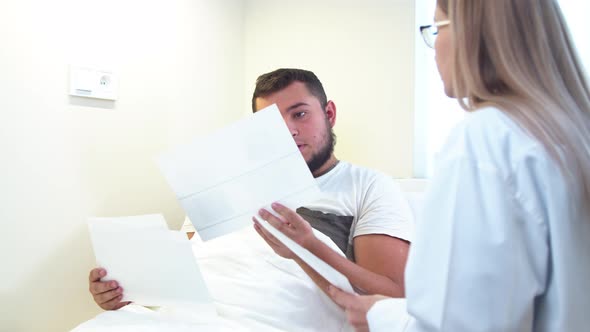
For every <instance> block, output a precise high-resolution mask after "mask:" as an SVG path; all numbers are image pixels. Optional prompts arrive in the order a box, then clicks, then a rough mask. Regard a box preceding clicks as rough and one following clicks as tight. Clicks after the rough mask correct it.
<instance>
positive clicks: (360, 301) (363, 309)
mask: <svg viewBox="0 0 590 332" xmlns="http://www.w3.org/2000/svg"><path fill="white" fill-rule="evenodd" d="M328 295H329V296H330V298H331V299H332V301H334V302H335V303H336V304H338V305H339V306H340V307H342V309H344V311H346V317H347V318H348V322H350V324H351V325H352V326H353V327H354V329H355V330H356V331H357V332H361V331H363V332H364V331H369V323H368V322H367V312H369V309H371V307H372V306H373V305H374V304H375V302H377V301H380V300H385V299H387V298H388V297H386V296H383V295H357V294H351V293H348V292H345V291H342V290H340V289H338V288H336V287H334V286H329V287H328Z"/></svg>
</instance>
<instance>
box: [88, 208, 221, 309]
mask: <svg viewBox="0 0 590 332" xmlns="http://www.w3.org/2000/svg"><path fill="white" fill-rule="evenodd" d="M88 228H89V230H90V237H91V239H92V245H93V248H94V254H95V257H96V263H97V265H98V266H100V267H103V268H105V269H106V270H107V273H108V274H107V276H106V277H105V278H104V280H117V282H119V284H120V285H121V287H122V288H123V293H124V298H123V301H133V302H134V303H137V304H141V305H145V306H165V305H166V306H199V307H207V306H203V304H209V305H210V308H211V310H213V311H214V307H213V304H212V301H211V298H210V295H209V292H208V290H207V287H206V285H205V282H204V280H203V277H202V275H201V272H200V271H199V268H198V266H197V264H196V261H195V257H194V256H193V253H192V249H191V245H190V242H189V241H188V239H187V237H186V235H185V234H184V233H181V232H177V231H170V230H168V228H167V226H166V222H165V220H164V218H163V217H162V216H161V215H146V216H134V217H121V218H91V219H90V220H89V221H88Z"/></svg>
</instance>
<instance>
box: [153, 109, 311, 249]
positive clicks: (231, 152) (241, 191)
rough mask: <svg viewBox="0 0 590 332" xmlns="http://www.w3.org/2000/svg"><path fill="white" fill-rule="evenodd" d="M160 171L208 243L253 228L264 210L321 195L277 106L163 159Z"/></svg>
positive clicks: (160, 159) (178, 149)
mask: <svg viewBox="0 0 590 332" xmlns="http://www.w3.org/2000/svg"><path fill="white" fill-rule="evenodd" d="M158 162H159V165H160V168H161V170H162V172H163V174H164V176H165V177H166V179H167V181H168V183H169V184H170V186H171V187H172V189H173V190H174V192H175V193H176V196H177V198H178V199H179V201H180V203H181V205H182V206H183V208H184V210H185V211H186V213H187V215H188V217H189V219H190V220H191V221H192V222H193V225H194V226H195V228H196V230H197V232H198V233H199V235H200V236H201V238H202V239H203V240H205V241H206V240H209V239H212V238H214V237H217V236H221V235H224V234H227V233H230V232H232V231H235V230H238V229H240V228H243V227H245V226H250V225H251V224H252V220H251V218H252V216H253V215H255V214H256V213H257V210H258V208H260V207H261V206H267V205H270V204H271V203H272V202H280V203H282V204H284V205H285V206H287V207H289V208H291V209H296V208H298V207H300V206H302V205H304V203H306V202H310V201H312V200H314V199H315V198H316V197H317V195H318V194H319V189H318V187H317V183H316V181H315V179H314V178H313V176H312V175H311V172H310V171H309V168H308V167H307V165H306V163H305V160H304V159H303V157H302V156H301V153H300V152H299V149H298V148H297V145H296V144H295V142H294V140H293V138H292V136H291V134H290V132H289V130H288V128H287V126H286V124H285V122H284V121H283V119H282V117H281V114H280V112H279V110H278V108H277V107H276V105H271V106H269V107H267V108H265V109H263V110H260V111H258V112H256V113H255V114H253V115H251V116H249V117H247V118H244V119H242V120H240V121H237V122H235V123H233V124H231V125H229V126H227V127H225V128H222V129H221V130H219V131H216V132H214V133H213V134H210V135H208V136H205V137H201V138H198V139H195V140H193V141H191V142H190V143H188V144H185V145H182V146H180V147H178V148H176V149H174V150H173V151H170V152H168V153H166V154H164V155H162V156H161V157H160V158H159V160H158Z"/></svg>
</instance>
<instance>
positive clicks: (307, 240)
mask: <svg viewBox="0 0 590 332" xmlns="http://www.w3.org/2000/svg"><path fill="white" fill-rule="evenodd" d="M272 209H273V210H274V211H276V212H277V213H278V214H279V215H280V218H279V217H276V216H275V215H273V214H272V213H270V212H268V211H267V210H265V209H261V210H260V211H259V212H258V214H259V215H260V217H262V219H264V220H266V221H267V222H268V223H269V224H271V225H272V226H273V227H275V228H276V229H278V230H279V231H281V232H282V233H283V234H285V235H286V236H287V237H289V238H290V239H291V240H293V241H295V242H296V243H297V244H299V245H300V246H302V247H304V248H306V249H309V247H310V246H311V245H312V243H313V241H315V240H317V239H316V237H315V236H314V235H313V230H312V228H311V225H310V224H309V223H308V222H307V221H306V220H305V219H303V218H302V217H301V216H300V215H298V214H297V213H296V212H295V211H293V210H291V209H289V208H287V207H285V206H283V205H281V204H279V203H273V204H272ZM252 220H253V221H254V229H256V232H258V234H259V235H260V236H261V237H262V238H263V239H264V240H265V241H266V243H268V244H269V245H270V246H271V248H272V249H273V250H274V251H275V252H276V253H277V254H278V255H280V256H281V257H284V258H288V259H293V258H295V254H293V252H291V250H289V248H287V247H286V246H285V245H284V244H282V243H281V241H279V240H278V239H277V238H275V237H274V236H273V235H272V234H271V233H269V232H268V231H267V230H266V229H264V227H262V226H261V225H260V224H259V223H258V222H257V221H256V219H255V218H252Z"/></svg>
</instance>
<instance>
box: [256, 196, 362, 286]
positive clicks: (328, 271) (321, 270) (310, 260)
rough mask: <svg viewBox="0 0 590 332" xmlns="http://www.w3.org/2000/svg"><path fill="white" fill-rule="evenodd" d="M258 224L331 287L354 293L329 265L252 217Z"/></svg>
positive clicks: (267, 224) (348, 284) (264, 221)
mask: <svg viewBox="0 0 590 332" xmlns="http://www.w3.org/2000/svg"><path fill="white" fill-rule="evenodd" d="M266 210H268V211H272V209H271V208H270V207H268V208H266ZM254 218H256V220H257V221H258V223H259V224H260V225H262V227H264V228H265V229H266V230H267V231H269V232H270V233H271V234H272V235H273V236H274V237H276V238H277V239H278V240H279V241H281V242H282V243H283V244H284V245H285V246H286V247H287V248H289V249H290V250H291V251H292V252H293V253H294V254H295V255H297V256H298V257H299V258H301V259H302V260H303V261H304V262H305V263H306V264H307V265H309V267H311V268H312V269H314V271H316V272H317V273H318V274H319V275H321V276H322V277H323V278H324V279H326V280H327V281H328V282H329V283H331V284H332V285H334V286H336V287H338V288H340V289H342V290H344V291H347V292H349V293H354V290H353V288H352V286H351V285H350V282H349V281H348V278H346V276H345V275H344V274H342V273H340V272H339V271H338V270H336V269H334V268H333V267H331V266H330V265H328V264H327V263H326V262H324V261H323V260H321V259H319V258H318V257H317V256H316V255H314V254H312V253H311V252H310V251H309V250H307V249H305V248H303V247H302V246H300V245H299V244H297V243H296V242H295V241H293V240H291V239H290V238H288V237H287V236H286V235H285V234H283V233H281V232H280V231H279V230H278V229H276V228H274V227H273V226H272V225H271V224H269V223H268V222H267V221H266V220H264V219H262V218H261V217H260V216H258V215H256V216H254Z"/></svg>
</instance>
